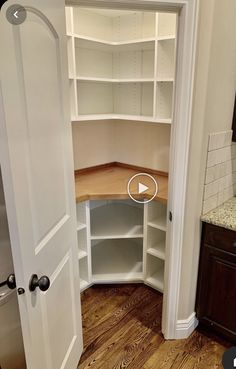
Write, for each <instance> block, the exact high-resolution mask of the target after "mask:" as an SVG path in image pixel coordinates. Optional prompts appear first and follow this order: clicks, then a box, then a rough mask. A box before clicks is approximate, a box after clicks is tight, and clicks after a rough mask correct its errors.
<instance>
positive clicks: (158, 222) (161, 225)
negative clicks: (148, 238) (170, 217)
mask: <svg viewBox="0 0 236 369" xmlns="http://www.w3.org/2000/svg"><path fill="white" fill-rule="evenodd" d="M148 225H149V226H150V227H153V228H156V229H160V230H161V231H164V232H166V229H167V226H166V218H165V217H164V216H163V217H162V216H160V217H158V218H156V219H154V220H153V221H152V222H148Z"/></svg>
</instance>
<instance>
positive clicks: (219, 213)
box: [201, 197, 236, 231]
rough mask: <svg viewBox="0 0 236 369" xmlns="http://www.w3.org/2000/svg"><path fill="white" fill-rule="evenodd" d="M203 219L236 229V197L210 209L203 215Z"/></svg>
mask: <svg viewBox="0 0 236 369" xmlns="http://www.w3.org/2000/svg"><path fill="white" fill-rule="evenodd" d="M201 220H202V221H203V222H206V223H210V224H215V225H217V226H220V227H223V228H227V229H231V230H233V231H236V197H232V198H231V199H230V200H228V201H226V202H225V203H224V204H222V205H220V206H219V207H218V208H216V209H214V210H211V211H209V213H207V214H205V215H203V216H202V217H201Z"/></svg>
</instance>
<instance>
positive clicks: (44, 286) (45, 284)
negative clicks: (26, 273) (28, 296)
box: [29, 274, 50, 292]
mask: <svg viewBox="0 0 236 369" xmlns="http://www.w3.org/2000/svg"><path fill="white" fill-rule="evenodd" d="M37 287H38V288H39V289H40V291H47V290H48V289H49V287H50V279H49V278H48V277H47V276H46V275H44V276H43V277H41V278H38V276H37V274H33V275H32V277H31V278H30V282H29V290H30V291H31V292H33V291H35V289H36V288H37Z"/></svg>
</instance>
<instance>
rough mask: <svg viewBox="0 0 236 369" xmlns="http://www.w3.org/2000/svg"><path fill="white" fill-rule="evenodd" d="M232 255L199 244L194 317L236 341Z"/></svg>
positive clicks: (235, 277) (235, 282)
mask: <svg viewBox="0 0 236 369" xmlns="http://www.w3.org/2000/svg"><path fill="white" fill-rule="evenodd" d="M235 312H236V255H234V254H231V253H228V252H224V251H221V250H217V249H215V248H213V247H211V246H208V245H203V249H202V254H201V261H200V270H199V280H198V299H197V316H198V318H199V320H200V322H202V323H203V324H204V325H206V326H210V327H212V328H214V330H216V331H218V332H221V333H223V334H224V335H225V336H226V337H227V338H229V339H231V340H234V341H236V319H235Z"/></svg>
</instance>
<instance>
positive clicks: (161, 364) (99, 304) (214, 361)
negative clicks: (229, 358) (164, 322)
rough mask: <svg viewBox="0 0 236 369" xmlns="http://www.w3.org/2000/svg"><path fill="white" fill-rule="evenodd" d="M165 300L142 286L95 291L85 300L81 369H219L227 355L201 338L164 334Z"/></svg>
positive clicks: (85, 295)
mask: <svg viewBox="0 0 236 369" xmlns="http://www.w3.org/2000/svg"><path fill="white" fill-rule="evenodd" d="M161 311H162V294H160V293H158V292H156V291H154V290H152V289H151V288H149V287H147V286H145V285H143V284H135V285H133V284H128V285H118V286H114V285H113V286H93V287H91V288H89V289H88V290H86V291H85V292H83V294H82V316H83V332H84V347H85V349H84V352H83V355H82V357H81V360H80V363H79V366H78V369H126V368H127V369H178V368H181V369H216V368H221V369H222V368H223V366H222V365H221V358H222V355H223V353H224V351H225V349H226V347H225V346H224V345H223V344H220V343H217V342H216V341H214V340H212V339H211V338H208V337H206V336H205V335H204V334H202V333H200V332H194V333H193V334H192V335H191V337H190V338H189V339H187V340H178V341H165V340H164V338H163V336H162V334H161Z"/></svg>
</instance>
